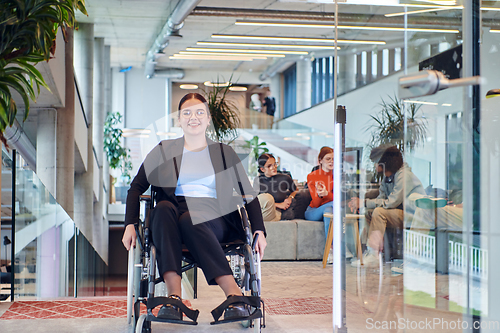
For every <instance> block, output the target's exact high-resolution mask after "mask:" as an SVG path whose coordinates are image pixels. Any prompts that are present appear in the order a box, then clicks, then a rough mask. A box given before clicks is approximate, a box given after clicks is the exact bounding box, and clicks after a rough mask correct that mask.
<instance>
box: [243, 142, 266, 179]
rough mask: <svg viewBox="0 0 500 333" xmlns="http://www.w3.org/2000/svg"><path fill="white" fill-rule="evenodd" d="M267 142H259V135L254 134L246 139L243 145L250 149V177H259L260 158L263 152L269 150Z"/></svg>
mask: <svg viewBox="0 0 500 333" xmlns="http://www.w3.org/2000/svg"><path fill="white" fill-rule="evenodd" d="M266 145H267V143H265V142H261V143H259V137H258V136H256V135H255V136H254V137H253V138H252V139H250V140H245V144H244V145H242V148H246V149H250V153H249V156H248V176H249V177H257V176H258V174H259V165H258V159H259V156H260V155H261V154H263V153H267V152H269V149H267V148H266V147H264V146H266Z"/></svg>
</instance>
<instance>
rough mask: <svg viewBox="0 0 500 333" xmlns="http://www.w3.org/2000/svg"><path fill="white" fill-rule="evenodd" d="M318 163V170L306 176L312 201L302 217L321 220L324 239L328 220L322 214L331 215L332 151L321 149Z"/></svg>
mask: <svg viewBox="0 0 500 333" xmlns="http://www.w3.org/2000/svg"><path fill="white" fill-rule="evenodd" d="M318 162H319V169H318V170H316V171H313V172H311V173H310V174H308V175H307V186H308V187H309V192H311V198H312V199H311V203H310V204H309V206H308V207H307V209H306V211H305V213H304V215H305V218H306V219H307V220H311V221H321V220H323V222H324V223H325V237H326V235H328V226H329V225H330V218H325V217H324V216H323V214H324V213H333V202H332V201H333V149H332V148H330V147H322V148H321V150H320V152H319V155H318Z"/></svg>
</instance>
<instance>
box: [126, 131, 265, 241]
mask: <svg viewBox="0 0 500 333" xmlns="http://www.w3.org/2000/svg"><path fill="white" fill-rule="evenodd" d="M207 142H208V149H209V154H210V159H211V161H212V165H213V168H214V172H215V184H216V191H217V201H218V202H219V207H220V211H221V213H222V215H224V216H223V217H224V218H225V219H226V221H227V222H228V223H230V224H231V225H233V226H235V227H236V229H237V230H238V231H240V232H241V231H242V228H241V227H240V226H239V225H237V224H240V225H241V220H240V218H239V214H238V212H237V211H236V206H235V200H234V196H233V189H234V190H236V192H237V193H238V194H239V195H245V196H246V197H247V198H248V197H250V196H251V197H252V198H253V200H248V201H249V202H248V203H247V204H246V205H245V208H246V209H247V212H248V217H249V219H250V223H251V226H252V231H254V232H255V231H257V230H261V231H263V232H264V234H265V227H264V222H263V220H262V213H261V209H260V204H259V200H258V199H257V193H256V192H255V191H254V189H253V188H252V186H251V185H250V182H249V180H248V177H247V174H246V172H245V170H244V168H243V166H242V165H241V161H240V159H239V158H238V155H236V153H235V152H234V150H233V149H232V148H231V147H229V146H227V145H225V144H220V143H216V142H214V141H212V140H210V139H208V138H207ZM183 149H184V137H181V138H179V139H175V140H163V141H161V142H160V143H159V144H158V145H157V146H156V147H155V148H153V149H152V150H151V151H150V152H149V154H148V155H147V156H146V158H145V159H144V162H143V163H142V165H141V167H140V168H139V171H138V172H137V175H136V176H135V177H134V180H133V181H132V183H131V184H130V189H129V190H128V194H127V206H126V211H125V226H127V225H129V224H137V223H139V210H140V204H139V197H140V196H141V195H142V194H143V193H144V192H145V191H146V190H147V189H148V188H149V187H150V186H152V189H153V190H154V191H156V193H157V201H161V200H168V201H170V202H172V203H173V204H174V205H175V206H176V207H178V205H179V204H178V202H177V198H176V196H175V189H176V188H177V179H178V178H179V172H180V166H181V161H182V152H183ZM241 236H243V235H241Z"/></svg>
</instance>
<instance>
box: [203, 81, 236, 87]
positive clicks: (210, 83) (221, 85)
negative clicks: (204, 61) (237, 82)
mask: <svg viewBox="0 0 500 333" xmlns="http://www.w3.org/2000/svg"><path fill="white" fill-rule="evenodd" d="M203 84H204V85H205V86H207V87H227V86H229V85H230V84H231V82H229V81H228V82H215V83H214V82H210V81H205V82H203Z"/></svg>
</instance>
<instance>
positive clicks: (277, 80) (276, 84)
mask: <svg viewBox="0 0 500 333" xmlns="http://www.w3.org/2000/svg"><path fill="white" fill-rule="evenodd" d="M269 90H271V96H273V97H274V99H275V100H276V111H275V112H274V119H275V120H277V119H279V118H280V115H281V74H276V75H274V76H273V77H272V78H271V84H270V85H269Z"/></svg>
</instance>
